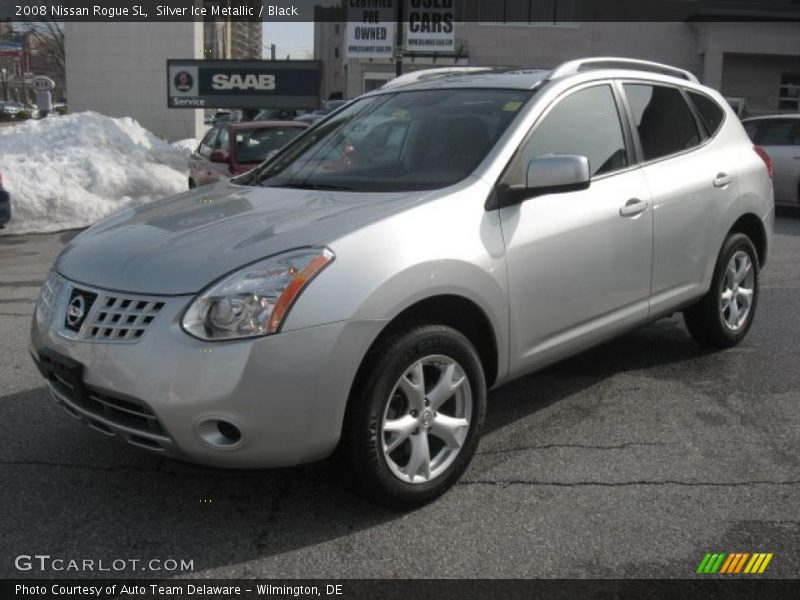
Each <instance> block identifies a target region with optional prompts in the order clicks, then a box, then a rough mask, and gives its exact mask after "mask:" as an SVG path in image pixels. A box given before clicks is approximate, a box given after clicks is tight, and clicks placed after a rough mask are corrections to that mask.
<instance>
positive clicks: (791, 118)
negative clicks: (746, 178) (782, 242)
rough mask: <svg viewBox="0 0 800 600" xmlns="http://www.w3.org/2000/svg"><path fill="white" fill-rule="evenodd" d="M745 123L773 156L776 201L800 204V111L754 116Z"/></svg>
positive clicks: (758, 142)
mask: <svg viewBox="0 0 800 600" xmlns="http://www.w3.org/2000/svg"><path fill="white" fill-rule="evenodd" d="M743 124H744V128H745V130H746V131H747V133H748V135H749V136H750V139H751V140H753V143H754V144H758V145H759V146H763V148H764V150H766V152H767V154H769V156H770V158H771V159H772V164H773V169H774V171H775V176H774V179H775V202H777V203H778V204H789V205H791V206H800V114H784V115H769V116H763V117H753V118H751V119H746V120H745V121H743Z"/></svg>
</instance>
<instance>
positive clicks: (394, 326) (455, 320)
mask: <svg viewBox="0 0 800 600" xmlns="http://www.w3.org/2000/svg"><path fill="white" fill-rule="evenodd" d="M411 323H436V324H439V325H446V326H448V327H452V328H453V329H455V330H456V331H458V332H460V333H461V334H463V335H464V336H465V337H466V338H467V339H468V340H469V341H470V342H471V343H472V345H473V346H475V350H476V351H477V352H478V356H479V357H480V359H481V365H482V366H483V370H484V374H485V376H486V384H487V387H491V386H492V384H493V383H494V382H495V381H496V380H497V378H498V374H499V367H500V352H499V346H498V336H497V332H496V331H495V329H494V327H493V326H492V322H491V320H490V318H489V316H488V315H487V313H486V312H485V311H484V310H483V309H482V308H481V307H480V306H479V305H478V304H477V303H476V302H474V301H473V300H471V299H469V298H467V297H466V296H462V295H459V294H455V293H442V294H436V295H433V296H428V297H426V298H422V299H419V300H416V301H415V302H414V303H412V304H410V305H409V306H407V307H405V308H403V309H402V310H401V311H400V312H398V313H397V314H396V315H395V316H394V317H392V318H391V319H390V320H389V321H388V322H387V323H386V325H385V326H384V327H383V329H381V331H380V332H379V333H378V335H377V336H376V337H375V339H374V340H373V341H372V343H371V344H370V346H369V349H368V350H367V352H366V354H365V355H364V358H363V359H362V360H361V364H360V365H359V367H358V370H357V371H356V376H355V378H354V379H353V385H352V387H351V393H352V389H355V388H356V386H358V385H359V383H360V381H362V380H363V378H364V376H365V374H366V371H367V369H368V368H369V364H370V358H371V357H372V356H373V351H374V349H375V347H376V346H377V345H378V344H380V343H381V341H382V340H383V339H384V338H385V337H386V336H387V335H392V334H395V333H397V332H399V331H402V330H403V329H404V328H405V327H408V325H409V324H411Z"/></svg>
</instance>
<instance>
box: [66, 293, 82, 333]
mask: <svg viewBox="0 0 800 600" xmlns="http://www.w3.org/2000/svg"><path fill="white" fill-rule="evenodd" d="M85 313H86V300H84V299H83V296H75V297H74V298H73V299H72V300H70V301H69V306H67V324H68V325H69V326H70V327H77V326H78V325H79V324H80V322H81V321H83V317H84V315H85Z"/></svg>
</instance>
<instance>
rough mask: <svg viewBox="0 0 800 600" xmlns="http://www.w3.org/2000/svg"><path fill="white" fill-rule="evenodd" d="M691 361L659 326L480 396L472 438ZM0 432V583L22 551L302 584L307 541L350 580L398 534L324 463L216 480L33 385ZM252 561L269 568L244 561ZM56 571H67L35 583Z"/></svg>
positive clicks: (0, 415) (223, 474) (674, 325)
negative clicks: (364, 539)
mask: <svg viewBox="0 0 800 600" xmlns="http://www.w3.org/2000/svg"><path fill="white" fill-rule="evenodd" d="M701 355H703V351H702V350H701V349H700V348H699V347H698V346H696V345H695V344H694V343H693V342H692V341H691V339H690V338H689V337H688V335H687V334H686V332H685V330H684V329H683V328H682V325H681V324H680V322H679V320H677V319H668V320H664V321H660V322H658V323H655V324H653V325H650V326H648V327H645V328H643V329H640V330H637V331H635V332H632V333H630V334H628V335H626V336H624V337H622V338H620V339H618V340H616V341H613V342H611V343H608V344H605V345H603V346H600V347H598V348H595V349H593V350H590V351H588V352H585V353H583V354H581V355H579V356H577V357H574V358H571V359H569V360H567V361H565V362H562V363H559V364H557V365H555V366H553V367H551V368H549V369H547V370H546V371H544V372H541V373H539V374H535V375H532V376H529V377H526V378H524V379H522V380H518V381H516V382H514V383H511V384H509V385H506V386H503V387H501V388H499V389H497V390H494V391H493V392H491V393H490V402H489V411H488V417H487V422H486V434H492V433H493V432H498V431H502V430H503V428H505V427H507V426H509V425H510V424H512V423H514V422H515V421H517V420H519V419H523V418H526V417H528V416H530V415H531V414H533V413H535V412H537V411H540V410H542V409H543V408H546V407H548V406H550V405H552V404H553V403H556V402H558V401H559V400H561V399H563V398H565V397H568V396H570V395H572V394H575V393H577V392H579V391H581V390H585V389H586V388H588V387H589V386H592V385H594V384H596V383H597V382H598V381H601V380H603V379H606V378H610V377H612V376H614V375H616V374H618V373H620V372H624V371H630V370H636V369H647V368H651V367H659V366H666V365H671V364H676V363H681V362H683V361H690V360H692V359H694V358H697V357H698V356H701ZM687 377H689V375H687ZM0 435H2V439H3V440H4V442H3V443H4V449H3V452H2V457H1V458H0V510H1V511H2V514H3V516H4V523H7V524H8V525H4V536H3V538H2V539H1V540H0V576H5V577H9V576H28V575H37V574H36V573H20V572H18V571H16V570H14V567H13V557H15V556H17V555H19V554H33V553H34V551H35V552H39V553H44V554H51V555H53V556H55V555H59V556H65V557H75V558H82V557H94V558H102V559H104V560H107V561H111V560H113V559H117V558H152V557H157V558H175V559H186V560H193V561H194V569H195V570H196V571H201V570H202V571H206V570H209V569H211V570H213V571H214V573H215V574H218V575H219V574H224V575H225V576H241V577H247V576H265V575H275V574H276V573H280V574H281V576H289V577H292V576H303V575H304V574H307V573H308V570H307V569H304V567H303V565H302V564H295V562H293V560H292V559H291V552H292V551H293V550H297V549H301V548H306V547H310V546H318V548H317V552H324V553H325V555H326V556H328V557H329V558H330V560H331V561H334V562H333V563H332V564H333V565H334V567H333V568H329V569H328V570H329V571H331V572H340V573H342V574H343V575H342V576H347V575H348V574H351V575H357V571H355V570H353V571H348V570H347V565H348V559H347V556H348V554H349V553H350V551H351V550H352V548H351V547H350V545H351V544H353V543H354V542H353V538H352V535H351V534H353V533H354V532H355V533H357V532H359V531H364V530H367V529H371V528H380V527H381V526H383V525H384V524H386V523H388V522H397V521H400V522H399V523H395V524H396V525H397V526H398V527H401V528H402V527H404V526H405V525H404V523H403V522H402V520H403V519H405V518H406V516H407V515H408V513H404V512H398V511H391V510H387V509H383V508H380V507H378V506H375V505H373V504H370V503H369V502H367V501H365V500H362V499H361V498H359V497H357V496H355V495H354V494H352V493H351V492H350V491H349V489H348V487H347V486H346V485H344V483H343V481H342V476H341V473H340V471H339V470H338V469H337V468H336V467H335V466H334V464H333V461H322V462H319V463H315V464H310V465H305V466H300V467H296V468H291V469H274V470H258V471H229V470H220V469H213V468H206V467H199V466H194V465H190V464H186V463H182V462H179V461H176V460H172V459H166V458H163V457H159V456H156V455H152V454H147V453H143V452H142V451H140V450H136V449H134V448H132V447H130V446H128V445H126V444H123V443H118V442H116V441H115V440H110V439H107V438H106V437H105V436H103V435H101V434H100V433H97V432H95V431H92V430H91V429H89V428H87V427H83V426H78V424H77V423H75V422H74V421H73V420H72V419H71V418H70V416H69V415H68V414H66V412H64V411H62V410H61V409H60V408H59V407H58V406H56V405H55V403H54V402H52V401H51V400H50V398H49V395H48V394H47V392H46V390H45V389H44V388H37V389H33V390H29V391H25V392H22V393H17V394H11V395H6V396H4V397H0ZM471 468H472V469H473V470H474V469H475V468H477V469H480V467H475V466H473V467H471ZM451 496H452V495H451ZM449 502H451V500H450V501H449V500H448V497H447V496H446V497H445V498H443V499H442V500H440V501H439V502H436V503H434V504H432V505H430V506H428V507H425V508H422V509H419V510H420V511H426V512H427V514H429V515H430V516H431V518H438V517H441V516H443V515H446V514H447V511H451V510H452V506H451V507H450V508H447V507H448V506H449ZM408 526H409V527H411V524H410V523H409V524H408ZM386 535H387V536H391V535H392V533H391V531H388V530H387V534H386ZM387 543H390V541H388V540H387ZM320 545H323V546H322V548H321V549H320V548H319V546H320ZM362 551H364V549H362ZM265 557H270V558H271V560H270V561H258V562H255V561H256V559H263V558H265ZM336 561H341V566H340V568H338V570H337V568H335V565H336V564H337V563H336ZM388 568H389V567H388V566H387V569H388ZM354 569H355V567H354ZM387 572H388V571H387ZM62 575H66V576H81V574H80V573H66V572H65V573H42V574H38V576H51V577H52V576H62ZM109 575H132V576H158V577H163V576H165V575H167V574H166V573H152V572H145V573H142V572H138V571H137V570H132V571H123V572H119V573H110V574H109Z"/></svg>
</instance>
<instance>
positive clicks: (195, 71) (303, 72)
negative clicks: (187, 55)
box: [167, 59, 321, 109]
mask: <svg viewBox="0 0 800 600" xmlns="http://www.w3.org/2000/svg"><path fill="white" fill-rule="evenodd" d="M320 81H321V68H320V64H319V62H317V61H313V60H277V61H270V60H177V59H176V60H168V61H167V106H168V107H169V108H295V109H315V108H318V107H319V104H320Z"/></svg>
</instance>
